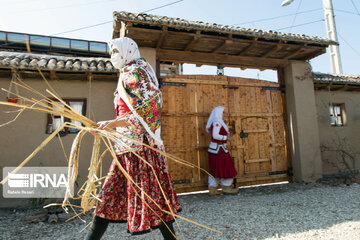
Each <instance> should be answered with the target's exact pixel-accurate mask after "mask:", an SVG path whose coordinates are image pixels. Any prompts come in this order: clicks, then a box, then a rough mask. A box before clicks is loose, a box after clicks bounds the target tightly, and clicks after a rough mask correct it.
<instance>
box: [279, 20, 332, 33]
mask: <svg viewBox="0 0 360 240" xmlns="http://www.w3.org/2000/svg"><path fill="white" fill-rule="evenodd" d="M323 21H325V20H324V19H320V20H316V21H312V22H307V23H302V24H298V25H293V26H292V27H293V28H294V27H300V26H304V25H309V24H312V23H316V22H323ZM287 28H289V27H284V28H278V29H275V31H279V30H284V29H287Z"/></svg>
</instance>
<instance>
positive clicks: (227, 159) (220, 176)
mask: <svg viewBox="0 0 360 240" xmlns="http://www.w3.org/2000/svg"><path fill="white" fill-rule="evenodd" d="M224 109H225V108H224V107H222V106H217V107H216V108H214V109H213V110H212V112H211V114H210V117H209V120H208V122H207V124H206V131H207V132H208V133H211V142H210V145H209V148H208V154H209V173H210V174H211V175H212V176H209V194H210V195H218V194H221V192H220V191H219V190H218V189H217V188H218V180H220V184H221V186H222V190H223V192H224V193H226V194H236V193H237V192H238V189H237V188H232V187H231V184H232V182H233V178H234V177H235V176H236V175H237V172H236V170H235V167H234V164H233V161H232V158H231V156H230V153H229V151H228V150H227V148H226V142H227V140H228V138H230V132H229V129H228V127H227V126H226V124H225V122H224V121H223V113H224Z"/></svg>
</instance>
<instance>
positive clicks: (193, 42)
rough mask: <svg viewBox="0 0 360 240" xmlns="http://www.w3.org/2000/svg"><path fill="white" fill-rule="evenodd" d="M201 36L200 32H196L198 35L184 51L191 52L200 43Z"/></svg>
mask: <svg viewBox="0 0 360 240" xmlns="http://www.w3.org/2000/svg"><path fill="white" fill-rule="evenodd" d="M200 34H201V32H200V31H196V35H194V36H193V38H192V39H191V40H190V42H189V43H188V44H187V45H186V47H185V48H184V51H191V49H192V48H193V47H194V45H195V44H196V43H198V42H199V41H200V38H201V36H200Z"/></svg>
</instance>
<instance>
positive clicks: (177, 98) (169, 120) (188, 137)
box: [162, 75, 290, 192]
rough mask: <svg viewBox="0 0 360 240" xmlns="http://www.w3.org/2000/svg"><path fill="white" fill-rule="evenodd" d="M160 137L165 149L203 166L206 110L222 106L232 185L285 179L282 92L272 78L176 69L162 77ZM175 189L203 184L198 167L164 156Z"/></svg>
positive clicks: (204, 177) (206, 140)
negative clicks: (233, 177) (181, 72)
mask: <svg viewBox="0 0 360 240" xmlns="http://www.w3.org/2000/svg"><path fill="white" fill-rule="evenodd" d="M162 93H163V107H162V138H163V140H164V143H165V149H166V151H167V152H168V153H171V154H173V155H175V156H177V157H179V158H182V159H184V160H186V161H188V162H191V163H192V164H194V165H196V166H198V167H200V168H203V169H205V170H208V153H207V147H208V145H209V141H210V134H208V133H207V132H206V131H205V126H206V123H207V120H208V117H209V115H210V112H211V110H212V109H213V108H214V107H216V106H219V105H221V106H224V107H225V112H224V120H225V122H226V123H227V125H228V126H229V129H230V132H231V136H232V140H231V141H230V142H228V148H229V149H230V153H231V156H232V157H233V159H234V164H235V168H236V169H237V171H238V175H237V177H236V184H237V186H241V185H253V184H260V183H269V182H279V181H286V180H289V177H288V169H289V167H290V165H289V160H288V154H287V145H286V144H287V139H286V130H285V121H284V114H285V111H284V107H283V106H284V100H283V99H284V96H283V94H282V91H281V88H280V85H279V84H278V83H274V82H269V81H263V80H255V79H247V78H238V77H227V76H204V75H180V76H167V77H163V78H162ZM168 164H169V170H170V173H171V176H172V178H173V180H174V182H175V186H176V188H177V192H189V191H195V190H202V189H207V179H208V175H207V174H206V173H205V172H204V171H201V170H200V169H199V168H197V167H194V168H191V167H188V166H184V165H181V164H179V163H176V162H174V161H171V160H169V161H168Z"/></svg>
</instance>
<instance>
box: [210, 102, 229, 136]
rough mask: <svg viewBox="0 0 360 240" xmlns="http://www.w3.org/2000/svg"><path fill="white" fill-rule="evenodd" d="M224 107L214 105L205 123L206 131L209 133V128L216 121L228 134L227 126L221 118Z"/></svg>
mask: <svg viewBox="0 0 360 240" xmlns="http://www.w3.org/2000/svg"><path fill="white" fill-rule="evenodd" d="M224 110H225V108H224V107H223V106H217V107H215V108H214V109H213V110H212V111H211V114H210V117H209V120H208V122H207V124H206V132H208V133H210V128H211V126H212V125H213V123H214V122H218V123H220V124H221V126H223V127H224V128H225V130H226V132H227V133H228V134H229V133H230V132H229V128H228V127H227V126H226V124H225V122H224V120H223V118H222V117H223V112H224Z"/></svg>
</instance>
